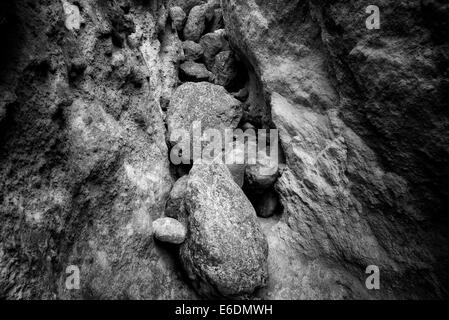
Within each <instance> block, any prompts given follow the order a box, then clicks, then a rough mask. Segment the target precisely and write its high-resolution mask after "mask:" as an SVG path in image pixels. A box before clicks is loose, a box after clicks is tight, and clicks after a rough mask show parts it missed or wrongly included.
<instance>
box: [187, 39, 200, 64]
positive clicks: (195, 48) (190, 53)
mask: <svg viewBox="0 0 449 320" xmlns="http://www.w3.org/2000/svg"><path fill="white" fill-rule="evenodd" d="M182 48H183V50H184V57H185V59H186V60H192V61H196V60H198V59H200V58H201V57H202V56H203V52H204V50H203V47H202V46H201V45H200V44H198V43H196V42H193V41H190V40H187V41H184V42H183V43H182Z"/></svg>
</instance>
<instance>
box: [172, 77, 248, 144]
mask: <svg viewBox="0 0 449 320" xmlns="http://www.w3.org/2000/svg"><path fill="white" fill-rule="evenodd" d="M242 113H243V111H242V106H241V103H240V101H238V100H236V99H234V98H233V97H232V96H231V95H230V94H229V93H227V92H226V90H225V89H224V88H223V87H221V86H217V85H215V84H212V83H208V82H199V83H193V82H187V83H184V84H183V85H181V86H179V87H178V88H177V90H176V92H175V93H174V95H173V97H172V99H171V101H170V106H169V110H168V112H167V126H168V133H169V137H170V141H171V142H172V143H177V142H178V140H176V139H175V138H173V137H172V135H173V133H176V132H180V131H181V130H184V131H187V132H190V131H191V129H192V124H193V123H194V122H195V121H201V125H202V129H203V132H204V130H207V129H217V130H220V131H223V130H225V129H235V128H236V127H237V125H238V124H239V122H240V119H241V118H242Z"/></svg>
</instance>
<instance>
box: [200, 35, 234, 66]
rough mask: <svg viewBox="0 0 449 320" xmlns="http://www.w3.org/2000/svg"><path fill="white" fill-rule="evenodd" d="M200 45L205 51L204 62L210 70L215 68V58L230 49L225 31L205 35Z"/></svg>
mask: <svg viewBox="0 0 449 320" xmlns="http://www.w3.org/2000/svg"><path fill="white" fill-rule="evenodd" d="M200 44H201V46H202V47H203V49H204V61H205V63H206V66H207V67H208V68H209V70H212V68H213V67H214V64H215V56H216V55H217V54H219V53H220V52H221V51H224V50H228V49H229V43H228V41H227V40H226V38H225V31H224V30H223V29H220V30H217V31H215V32H211V33H207V34H205V35H204V36H202V37H201V40H200Z"/></svg>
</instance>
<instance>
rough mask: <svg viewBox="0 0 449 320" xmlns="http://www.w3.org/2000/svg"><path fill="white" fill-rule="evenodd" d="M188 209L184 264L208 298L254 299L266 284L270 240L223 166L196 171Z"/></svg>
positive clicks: (189, 186)
mask: <svg viewBox="0 0 449 320" xmlns="http://www.w3.org/2000/svg"><path fill="white" fill-rule="evenodd" d="M185 205H186V208H187V210H188V212H189V217H188V219H189V235H188V237H187V240H186V241H185V242H184V244H183V245H182V246H181V248H180V257H181V262H182V264H183V266H184V268H185V270H186V272H187V275H188V277H189V279H190V280H191V281H192V284H193V285H194V286H195V287H196V289H197V291H198V292H199V293H200V294H201V295H202V296H204V297H207V298H220V297H238V296H243V295H246V294H251V293H253V292H254V291H255V290H256V289H258V288H260V287H262V286H264V285H265V283H266V280H267V257H268V245H267V240H266V238H265V236H264V234H263V233H262V230H261V228H260V225H259V222H258V221H257V217H256V213H255V211H254V208H253V207H252V205H251V203H250V202H249V200H248V198H247V197H246V196H245V194H244V193H243V191H242V190H241V189H240V188H239V187H237V186H236V185H235V183H234V182H233V181H232V177H231V175H230V173H229V170H228V169H227V168H226V166H225V165H223V164H221V163H212V164H198V165H194V166H193V168H192V171H191V172H190V178H189V181H188V184H187V192H186V197H185Z"/></svg>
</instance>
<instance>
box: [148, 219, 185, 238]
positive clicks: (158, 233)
mask: <svg viewBox="0 0 449 320" xmlns="http://www.w3.org/2000/svg"><path fill="white" fill-rule="evenodd" d="M153 235H154V237H155V238H156V239H157V240H159V241H161V242H166V243H170V244H182V243H183V242H184V241H185V239H186V235H187V229H186V228H185V227H184V225H183V224H182V223H181V222H179V221H177V220H175V219H173V218H160V219H157V220H155V221H153Z"/></svg>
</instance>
